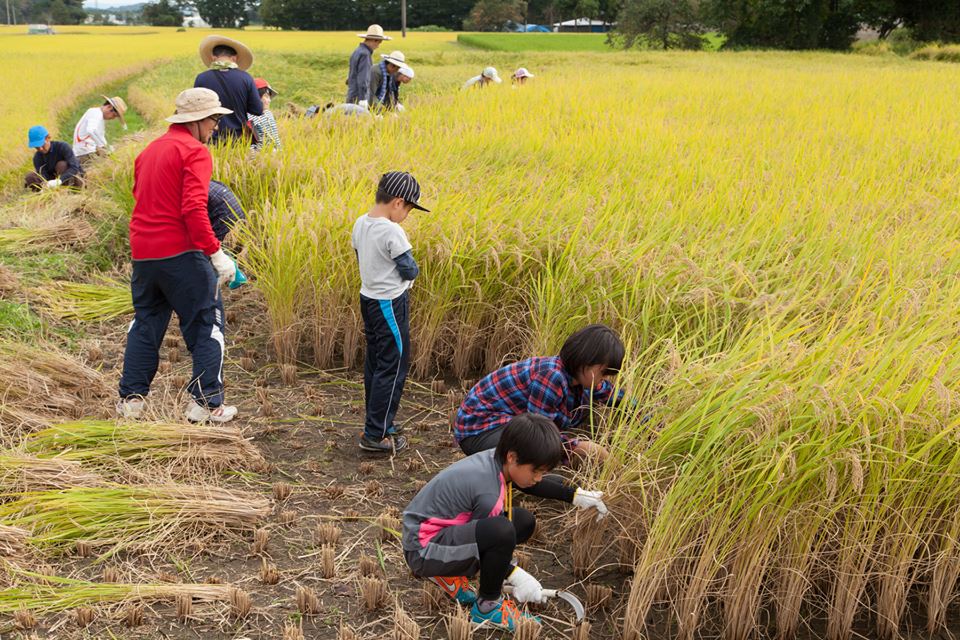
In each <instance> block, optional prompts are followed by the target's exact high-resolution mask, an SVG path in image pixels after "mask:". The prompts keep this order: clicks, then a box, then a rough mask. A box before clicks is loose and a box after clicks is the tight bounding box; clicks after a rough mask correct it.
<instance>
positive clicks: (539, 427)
mask: <svg viewBox="0 0 960 640" xmlns="http://www.w3.org/2000/svg"><path fill="white" fill-rule="evenodd" d="M511 451H513V452H514V453H515V454H516V455H517V464H531V465H533V468H534V469H553V468H554V467H556V466H557V465H559V464H560V462H561V461H562V460H563V458H564V456H565V452H564V450H563V441H562V440H560V430H559V429H557V425H555V424H553V421H552V420H550V419H549V418H547V417H544V416H542V415H540V414H538V413H521V414H520V415H518V416H513V417H512V418H510V422H508V423H507V426H506V427H504V428H503V433H502V434H501V435H500V442H499V443H497V450H496V451H495V452H494V457H495V458H496V459H497V462H499V463H500V464H501V465H502V464H503V463H504V462H506V461H507V454H508V453H510V452H511Z"/></svg>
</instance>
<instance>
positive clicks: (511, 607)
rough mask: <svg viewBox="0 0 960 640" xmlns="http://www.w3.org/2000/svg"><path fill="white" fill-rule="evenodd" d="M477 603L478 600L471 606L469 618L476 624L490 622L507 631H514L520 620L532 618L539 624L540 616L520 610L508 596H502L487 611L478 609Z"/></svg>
mask: <svg viewBox="0 0 960 640" xmlns="http://www.w3.org/2000/svg"><path fill="white" fill-rule="evenodd" d="M479 604H480V603H479V602H474V603H473V608H471V609H470V620H472V621H473V622H475V623H477V624H484V623H490V624H492V625H493V626H494V627H496V628H498V629H506V630H507V631H514V630H515V629H516V628H517V625H519V624H520V621H521V620H533V621H534V622H536V623H537V624H540V618H538V617H537V616H533V615H530V614H529V613H526V612H524V611H520V609H518V608H517V605H516V603H515V602H514V601H513V600H510V599H509V598H503V599H502V600H501V601H500V604H498V605H497V606H496V607H494V608H493V609H491V610H490V611H488V612H487V613H482V612H481V611H480V607H479V606H478V605H479Z"/></svg>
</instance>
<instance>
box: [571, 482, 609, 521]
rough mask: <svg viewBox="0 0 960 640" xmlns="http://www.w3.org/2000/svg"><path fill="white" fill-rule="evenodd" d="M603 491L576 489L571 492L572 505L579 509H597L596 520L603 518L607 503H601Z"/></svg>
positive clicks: (605, 513)
mask: <svg viewBox="0 0 960 640" xmlns="http://www.w3.org/2000/svg"><path fill="white" fill-rule="evenodd" d="M602 497H603V491H584V490H583V489H577V490H576V491H574V492H573V506H575V507H577V508H579V509H590V508H591V507H592V508H594V509H596V510H597V522H600V521H601V520H603V519H604V518H605V517H606V515H607V505H605V504H603V500H601V498H602Z"/></svg>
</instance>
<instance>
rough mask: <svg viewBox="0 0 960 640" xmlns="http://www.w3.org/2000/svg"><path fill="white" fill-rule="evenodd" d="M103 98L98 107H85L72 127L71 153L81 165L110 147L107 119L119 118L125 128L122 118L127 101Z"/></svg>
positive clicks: (119, 98)
mask: <svg viewBox="0 0 960 640" xmlns="http://www.w3.org/2000/svg"><path fill="white" fill-rule="evenodd" d="M103 100H104V102H103V104H102V105H100V106H99V107H92V108H90V109H87V110H86V112H85V113H84V114H83V117H82V118H80V122H78V123H77V126H76V127H74V128H73V155H75V156H77V160H79V161H80V165H81V166H83V165H86V164H88V163H89V161H90V160H91V159H92V158H93V157H95V156H96V155H97V154H98V153H104V152H106V151H108V150H109V149H110V145H109V144H108V143H107V126H106V121H107V120H114V119H115V118H119V119H120V124H122V125H123V128H124V129H126V128H127V123H126V121H125V120H124V119H123V114H125V113H126V112H127V103H126V102H124V101H123V98H121V97H119V96H116V97H113V98H108V97H107V96H103Z"/></svg>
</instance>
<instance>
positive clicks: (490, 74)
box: [480, 67, 503, 82]
mask: <svg viewBox="0 0 960 640" xmlns="http://www.w3.org/2000/svg"><path fill="white" fill-rule="evenodd" d="M480 75H481V76H483V77H484V78H489V79H490V80H493V81H494V82H503V80H501V79H500V74H498V73H497V70H496V69H495V68H493V67H487V68H486V69H484V70H483V73H481V74H480Z"/></svg>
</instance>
